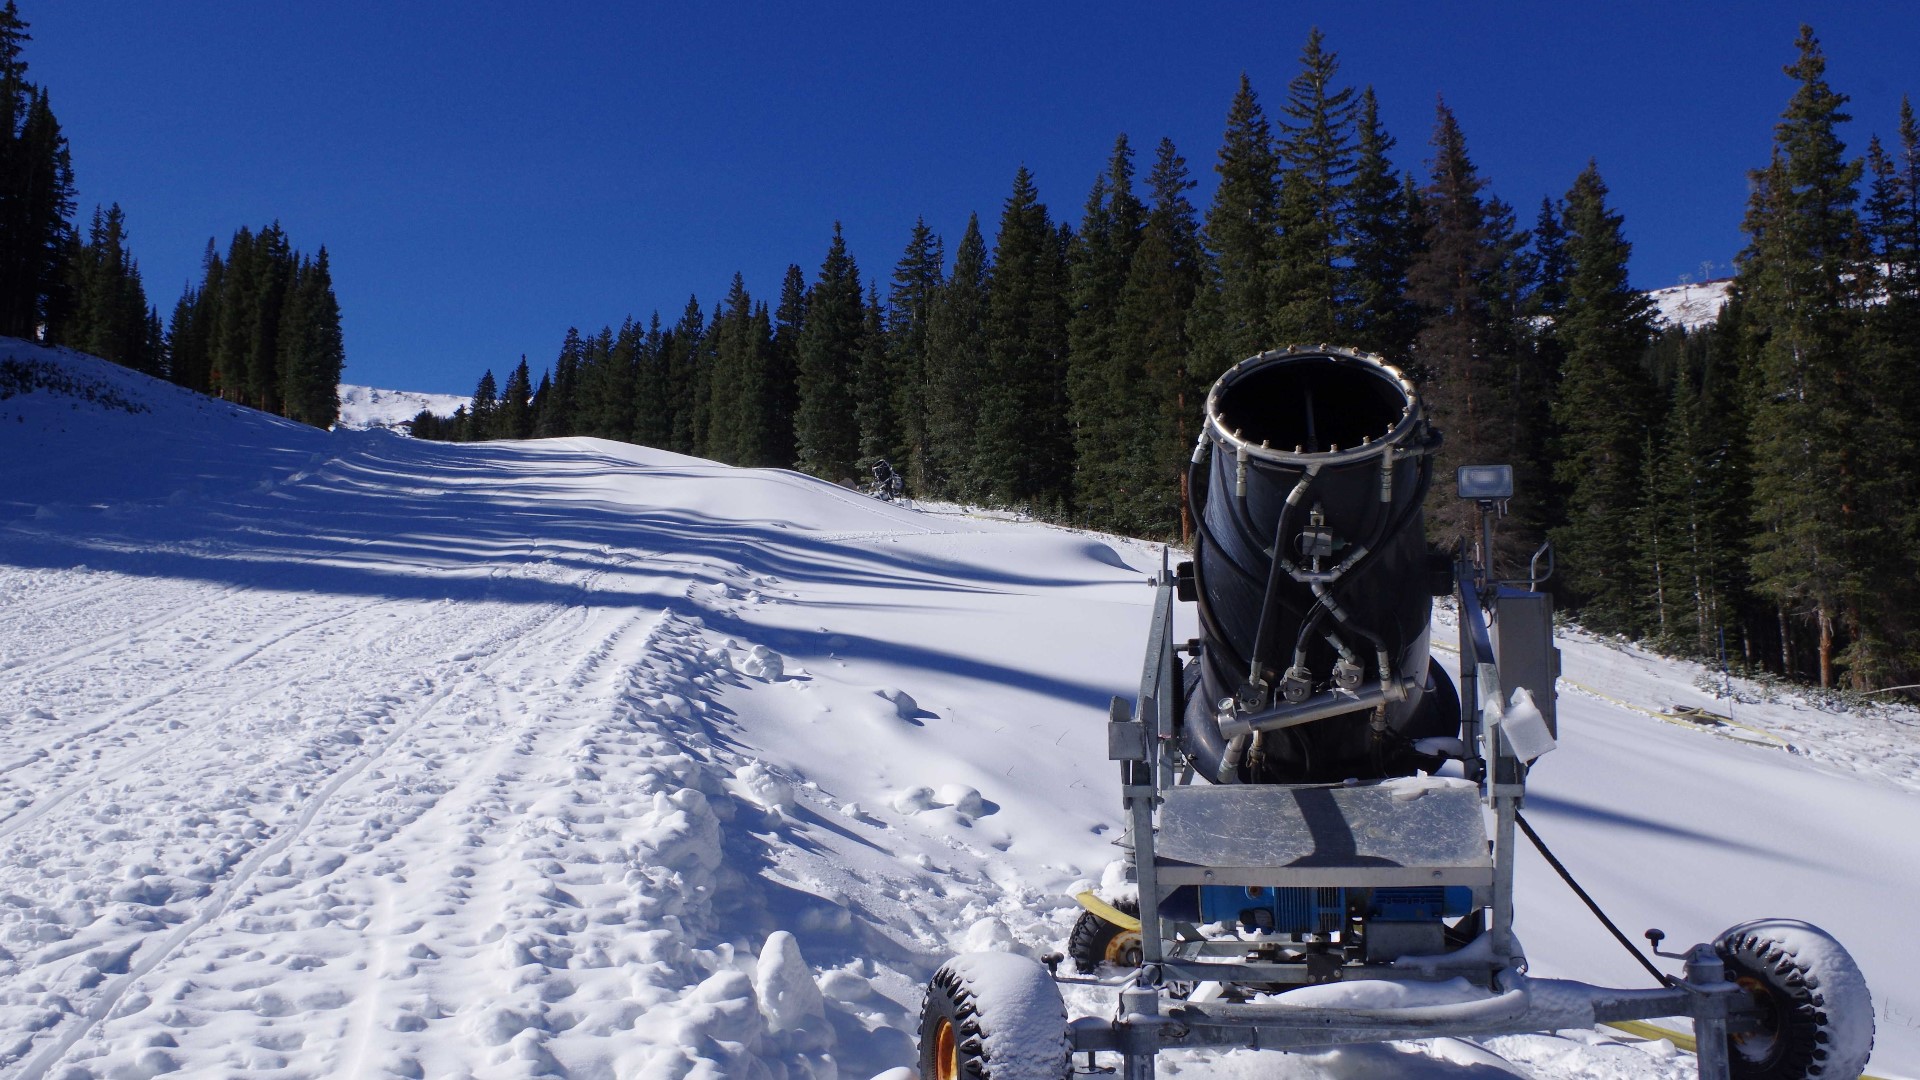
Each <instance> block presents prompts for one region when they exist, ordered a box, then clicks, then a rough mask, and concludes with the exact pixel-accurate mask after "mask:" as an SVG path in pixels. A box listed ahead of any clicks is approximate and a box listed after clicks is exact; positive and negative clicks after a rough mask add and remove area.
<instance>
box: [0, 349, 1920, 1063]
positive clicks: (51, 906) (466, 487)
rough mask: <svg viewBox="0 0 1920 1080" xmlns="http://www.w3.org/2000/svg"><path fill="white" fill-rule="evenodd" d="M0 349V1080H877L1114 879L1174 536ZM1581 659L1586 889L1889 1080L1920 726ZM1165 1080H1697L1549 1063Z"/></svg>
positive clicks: (1552, 817)
mask: <svg viewBox="0 0 1920 1080" xmlns="http://www.w3.org/2000/svg"><path fill="white" fill-rule="evenodd" d="M6 356H11V357H14V358H16V364H17V363H18V361H25V362H27V364H28V365H30V366H29V367H27V368H21V370H29V371H32V372H37V373H39V374H37V375H35V376H34V377H33V378H32V379H29V380H21V379H16V380H14V381H15V382H16V383H28V382H30V383H31V384H32V388H31V389H29V390H26V391H25V392H20V393H15V394H13V395H12V396H11V397H7V398H5V399H0V461H4V462H6V463H7V464H6V467H5V473H4V475H5V477H6V482H5V484H3V485H0V610H4V612H5V616H6V617H5V619H4V621H0V1033H5V1034H4V1035H0V1077H8V1078H10V1077H25V1078H35V1080H38V1078H41V1077H55V1076H59V1077H87V1076H151V1075H157V1074H159V1073H161V1072H164V1071H167V1070H172V1069H178V1070H181V1071H182V1072H183V1073H184V1074H187V1075H223V1076H224V1075H235V1076H267V1075H271V1076H276V1077H285V1076H312V1077H320V1076H341V1077H345V1076H374V1075H394V1074H397V1075H407V1076H421V1075H426V1076H466V1075H474V1076H489V1077H490V1076H537V1075H565V1076H580V1077H599V1076H620V1077H627V1076H632V1077H649V1078H650V1077H672V1076H688V1075H712V1076H783V1075H784V1076H806V1075H814V1076H831V1075H840V1076H845V1077H855V1078H863V1077H868V1076H873V1075H876V1074H879V1073H882V1072H885V1071H886V1070H889V1069H893V1068H896V1067H900V1066H907V1065H911V1064H912V1061H913V1049H912V1037H911V1032H912V1030H913V1027H914V1023H915V1013H916V1011H917V1009H918V1005H919V998H920V985H921V983H922V981H923V980H924V979H925V977H926V976H927V975H928V974H929V973H930V972H931V971H932V969H933V967H934V966H935V965H937V964H938V963H939V962H940V961H941V960H942V959H943V958H944V957H945V956H947V955H948V954H949V953H952V952H956V951H962V950H974V949H992V948H1013V949H1022V950H1032V951H1037V950H1044V949H1051V948H1055V947H1058V945H1059V943H1060V941H1061V940H1062V939H1063V937H1064V934H1065V930H1066V927H1067V925H1068V924H1069V922H1070V921H1071V918H1072V915H1073V914H1074V911H1075V909H1074V908H1073V906H1072V901H1071V900H1070V899H1068V895H1069V893H1070V892H1071V891H1072V890H1074V889H1075V888H1077V887H1082V886H1084V885H1086V884H1089V883H1094V882H1098V881H1099V880H1100V878H1101V877H1102V875H1103V873H1105V872H1107V871H1108V868H1109V865H1110V864H1111V862H1112V860H1113V857H1114V855H1115V849H1114V848H1113V847H1112V846H1111V843H1112V841H1113V839H1114V837H1115V835H1116V831H1115V826H1116V824H1117V821H1116V819H1117V804H1118V799H1117V793H1116V791H1115V787H1114V782H1115V776H1114V772H1113V767H1112V766H1111V765H1110V764H1109V763H1108V762H1107V760H1106V747H1105V739H1104V736H1105V730H1104V723H1103V721H1104V718H1105V712H1106V702H1107V700H1108V698H1109V697H1110V696H1111V695H1114V694H1121V695H1128V696H1130V695H1131V693H1132V689H1133V684H1134V682H1135V681H1136V678H1137V672H1138V670H1139V653H1140V650H1141V648H1142V646H1143V644H1144V634H1145V624H1146V616H1147V604H1148V601H1149V599H1150V596H1151V592H1150V590H1149V589H1148V588H1147V586H1146V584H1145V583H1146V580H1147V576H1148V574H1149V573H1150V572H1152V571H1153V570H1155V569H1157V567H1158V565H1159V554H1158V552H1157V551H1155V550H1153V549H1151V548H1149V547H1146V546H1144V545H1137V544H1132V543H1128V542H1123V541H1117V540H1111V539H1107V538H1099V537H1090V536H1086V535H1084V534H1078V533H1072V532H1068V531H1065V530H1059V529H1052V528H1048V527H1045V526H1034V525H1021V524H1017V523H1009V522H997V521H983V520H978V519H973V518H968V517H965V516H961V515H957V514H926V513H916V512H914V511H912V510H908V509H903V508H899V507H894V506H890V505H886V504H882V503H878V502H875V501H873V500H869V499H865V498H862V497H860V496H858V495H855V494H852V493H850V492H848V491H846V490H844V489H841V488H838V487H834V486H832V485H828V484H824V483H820V482H818V481H815V480H812V479H809V478H806V477H803V476H799V475H797V474H793V473H787V472H780V471H771V470H737V469H730V468H727V467H724V466H719V465H715V464H713V463H710V462H703V461H699V460H697V459H690V458H685V457H679V456H676V455H670V454H663V453H660V452H656V451H651V450H645V449H640V448H635V447H630V446H624V445H620V444H613V443H605V442H599V441H595V440H587V439H567V440H553V441H543V442H535V443H518V444H515V443H481V444H459V445H453V444H441V443H426V442H416V441H413V440H408V439H404V438H400V437H398V436H395V435H393V434H391V433H388V432H384V431H377V430H376V431H335V432H331V433H328V432H320V431H316V430H313V429H310V428H305V427H301V426H299V425H295V424H291V423H287V422H284V421H280V420H276V419H274V418H271V417H267V416H263V415H261V414H259V413H255V412H251V411H249V410H245V409H240V408H236V407H232V406H228V405H224V404H220V403H217V402H209V401H206V400H205V399H202V398H197V397H195V396H193V395H190V394H187V393H185V392H182V391H179V390H177V389H175V388H172V387H168V386H164V385H161V384H157V383H153V382H152V381H150V380H147V379H144V378H143V377H141V376H138V375H135V374H133V373H131V372H127V371H124V370H122V369H119V368H115V367H112V366H111V365H107V364H104V363H100V362H98V361H93V360H90V359H87V358H82V357H76V356H73V355H71V354H56V353H51V352H46V351H43V350H38V349H35V348H33V347H31V346H26V345H22V344H18V343H6V342H0V357H6ZM0 385H8V384H3V383H0ZM1438 621H1439V622H1440V624H1441V625H1440V626H1439V627H1438V628H1437V639H1438V640H1440V641H1443V642H1444V641H1446V640H1447V638H1446V636H1445V632H1444V631H1445V616H1444V613H1443V614H1442V615H1441V616H1439V617H1438ZM1563 647H1564V648H1565V649H1566V652H1567V659H1566V671H1567V682H1566V683H1564V684H1563V697H1562V699H1561V725H1562V726H1561V749H1560V750H1558V751H1556V752H1555V753H1553V754H1552V755H1550V756H1548V757H1547V758H1545V759H1543V761H1542V762H1541V763H1540V765H1539V766H1538V768H1537V770H1536V772H1535V778H1536V779H1535V788H1534V790H1535V792H1536V794H1535V796H1534V797H1533V798H1531V799H1530V805H1529V814H1530V816H1531V817H1532V819H1533V820H1534V821H1535V823H1536V824H1537V825H1538V827H1539V828H1540V829H1541V831H1542V832H1543V833H1544V834H1545V835H1546V837H1547V838H1548V840H1549V841H1550V842H1552V843H1554V844H1555V845H1556V848H1557V849H1558V853H1559V854H1560V855H1561V857H1562V858H1563V859H1564V860H1565V861H1566V862H1567V863H1568V864H1569V865H1570V866H1571V867H1572V868H1573V870H1574V871H1575V872H1576V873H1577V874H1579V875H1580V877H1581V878H1582V880H1583V882H1584V883H1585V884H1586V885H1587V886H1588V888H1589V889H1590V890H1591V891H1593V892H1594V893H1595V895H1596V896H1597V897H1598V898H1599V899H1600V901H1601V902H1602V903H1603V904H1605V905H1606V906H1607V907H1608V908H1609V909H1610V910H1611V911H1612V913H1613V914H1614V915H1615V916H1616V917H1617V918H1618V919H1620V921H1621V922H1622V923H1623V924H1625V925H1627V926H1628V927H1630V928H1636V929H1637V928H1639V927H1641V926H1653V925H1658V926H1661V927H1662V928H1663V929H1665V930H1666V931H1667V932H1668V933H1669V934H1670V935H1671V940H1672V941H1676V942H1691V941H1695V940H1700V939H1702V938H1705V937H1708V936H1710V935H1712V934H1714V933H1716V932H1717V931H1719V930H1720V929H1722V928H1723V927H1725V926H1727V925H1730V924H1732V923H1734V922H1737V921H1741V920H1744V919H1746V918H1749V917H1753V916H1759V915H1793V916H1800V917H1804V918H1808V919H1810V920H1812V921H1814V922H1817V923H1820V924H1822V925H1824V926H1826V927H1827V928H1828V929H1830V930H1832V931H1833V932H1835V933H1836V934H1838V935H1839V936H1840V937H1841V938H1842V940H1843V941H1846V942H1848V943H1849V944H1850V945H1851V946H1852V948H1853V951H1854V952H1855V954H1856V956H1857V957H1858V958H1859V959H1860V961H1861V963H1862V966H1863V968H1864V969H1865V971H1866V975H1867V977H1868V979H1869V981H1870V982H1871V984H1872V986H1873V989H1874V991H1875V994H1876V997H1877V1000H1878V1003H1879V1010H1878V1011H1879V1014H1880V1015H1879V1029H1880V1039H1879V1050H1878V1053H1877V1056H1876V1058H1875V1065H1874V1071H1875V1073H1876V1074H1877V1075H1881V1076H1893V1075H1908V1076H1912V1075H1916V1074H1920V1031H1916V1026H1915V1025H1916V1023H1917V1021H1916V1019H1915V1017H1916V1016H1920V991H1917V990H1916V982H1915V977H1914V975H1913V974H1912V973H1913V972H1914V971H1915V970H1916V968H1917V966H1920V945H1917V944H1916V942H1915V935H1913V934H1912V932H1911V924H1910V919H1909V917H1908V916H1907V914H1906V912H1907V909H1908V908H1909V907H1910V906H1911V905H1910V898H1911V897H1912V896H1913V895H1915V893H1916V892H1920V834H1917V831H1916V830H1915V829H1913V827H1912V826H1913V822H1915V821H1916V820H1920V814H1917V813H1916V811H1920V770H1917V769H1916V764H1915V754H1914V751H1913V749H1912V747H1913V741H1914V740H1913V737H1912V736H1913V732H1914V731H1915V728H1914V726H1913V725H1914V719H1913V717H1912V716H1911V714H1898V715H1890V716H1888V717H1881V718H1864V717H1853V718H1836V717H1831V716H1828V715H1827V714H1823V713H1819V712H1817V711H1814V710H1812V709H1810V708H1807V707H1806V706H1805V705H1804V704H1801V703H1796V702H1794V701H1790V700H1789V701H1774V702H1769V703H1741V704H1738V705H1736V706H1735V707H1734V708H1735V716H1736V719H1738V720H1739V721H1740V722H1741V723H1742V724H1745V725H1748V726H1749V727H1750V728H1754V729H1761V730H1764V731H1768V732H1773V733H1775V734H1776V735H1777V737H1778V738H1780V739H1783V740H1785V741H1788V742H1791V743H1793V744H1794V745H1795V747H1796V748H1797V751H1798V752H1794V753H1789V752H1787V751H1786V750H1784V749H1780V748H1778V747H1777V746H1773V745H1770V744H1769V739H1768V737H1766V736H1764V735H1756V734H1753V733H1752V732H1743V731H1742V729H1729V730H1728V733H1729V734H1739V735H1741V737H1742V738H1744V739H1747V740H1749V741H1736V740H1735V739H1732V738H1722V737H1717V736H1715V735H1714V734H1710V733H1706V732H1703V731H1699V730H1690V729H1686V728H1683V727H1681V726H1677V725H1675V724H1673V723H1670V722H1665V721H1662V720H1658V719H1656V718H1654V717H1652V716H1650V715H1648V712H1651V711H1659V710H1663V709H1665V708H1667V707H1669V706H1670V705H1673V704H1708V705H1711V704H1713V703H1714V699H1713V698H1712V696H1711V695H1710V694H1708V693H1706V692H1704V691H1700V690H1697V689H1695V688H1694V687H1693V685H1692V683H1693V681H1694V678H1695V675H1696V672H1695V671H1694V670H1693V669H1692V668H1690V667H1688V666H1686V665H1679V664H1673V663H1669V662H1664V661H1660V660H1657V659H1654V658H1650V657H1646V656H1642V655H1640V654H1637V653H1634V652H1632V651H1630V650H1622V649H1616V648H1612V647H1609V646H1608V645H1607V644H1605V643H1602V642H1597V641H1592V640H1589V639H1585V638H1579V637H1574V638H1570V639H1568V640H1567V641H1565V642H1563ZM1443 655H1444V654H1443ZM1582 688H1590V689H1582ZM1601 695H1605V696H1604V697H1603V696H1601ZM1718 709H1719V711H1722V712H1724V711H1726V704H1725V702H1721V703H1720V704H1719V706H1718ZM1639 710H1646V711H1639ZM1520 930H1521V934H1522V937H1523V940H1524V941H1526V942H1527V944H1528V947H1529V952H1530V955H1531V956H1532V958H1533V961H1534V970H1535V972H1536V973H1539V974H1546V975H1573V976H1578V977H1584V978H1590V979H1597V980H1607V981H1613V982H1616V983H1618V984H1621V985H1642V984H1643V980H1644V975H1643V974H1639V973H1637V970H1638V969H1637V968H1635V967H1634V966H1633V965H1632V963H1631V962H1630V961H1628V960H1627V959H1626V958H1625V957H1624V955H1623V954H1621V953H1620V952H1619V951H1618V948H1617V946H1615V945H1614V944H1613V943H1612V942H1611V941H1610V940H1608V939H1607V938H1606V936H1605V934H1604V932H1603V931H1601V930H1599V929H1598V928H1597V927H1595V926H1594V925H1593V924H1592V923H1591V920H1590V919H1589V917H1588V916H1587V915H1586V914H1585V912H1584V910H1583V909H1581V908H1580V906H1579V904H1578V902H1577V901H1576V900H1574V899H1573V898H1572V897H1571V896H1569V895H1568V894H1567V893H1566V892H1565V890H1564V888H1563V887H1562V886H1561V885H1560V884H1559V883H1558V881H1557V880H1556V879H1554V878H1553V877H1552V875H1551V873H1550V872H1549V871H1548V870H1547V869H1546V868H1545V867H1544V866H1543V865H1541V864H1539V863H1538V862H1537V861H1530V860H1529V861H1523V864H1522V866H1521V869H1520ZM1069 1004H1070V1005H1071V1006H1072V1007H1074V1008H1075V1009H1077V1010H1079V1011H1082V1012H1095V1011H1099V1012H1104V1011H1106V1010H1107V1009H1109V1008H1110V1007H1111V1003H1110V1001H1106V1000H1105V999H1103V998H1100V997H1099V996H1098V995H1096V994H1094V993H1092V992H1082V993H1077V994H1072V995H1069ZM1170 1064H1172V1065H1178V1066H1179V1069H1180V1071H1181V1072H1182V1073H1188V1074H1193V1075H1204V1076H1255V1075H1259V1076H1275V1075H1279V1076H1301V1077H1306V1076H1312V1077H1330V1076H1361V1075H1365V1076H1416V1077H1451V1078H1456V1080H1459V1078H1466V1077H1472V1076H1484V1075H1493V1074H1494V1073H1496V1072H1518V1073H1520V1074H1522V1075H1537V1076H1543V1077H1622V1078H1642V1077H1678V1076H1684V1075H1690V1069H1691V1065H1690V1059H1687V1058H1686V1057H1685V1056H1684V1055H1679V1056H1676V1055H1675V1054H1674V1052H1673V1051H1672V1049H1671V1047H1670V1046H1667V1045H1666V1044H1663V1043H1651V1044H1643V1043H1637V1042H1635V1041H1634V1040H1632V1039H1629V1038H1627V1037H1625V1036H1622V1035H1617V1034H1616V1035H1614V1036H1608V1035H1603V1034H1600V1033H1577V1032H1576V1033H1560V1034H1557V1035H1539V1036H1525V1037H1513V1038H1506V1039H1497V1040H1491V1041H1490V1042H1489V1043H1488V1044H1487V1045H1486V1046H1476V1045H1472V1044H1467V1043H1462V1042H1459V1041H1456V1040H1441V1041H1438V1042H1434V1043H1429V1044H1419V1045H1414V1044H1409V1045H1405V1046H1388V1047H1378V1048H1365V1049H1359V1050H1345V1051H1338V1052H1333V1053H1327V1054H1310V1055H1294V1056H1280V1055H1275V1054H1272V1053H1255V1052H1239V1053H1235V1054H1230V1055H1225V1056H1223V1057H1219V1058H1206V1059H1191V1058H1190V1059H1186V1060H1184V1061H1174V1062H1170ZM896 1075H897V1074H896Z"/></svg>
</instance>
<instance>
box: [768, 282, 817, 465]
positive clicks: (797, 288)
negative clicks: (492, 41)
mask: <svg viewBox="0 0 1920 1080" xmlns="http://www.w3.org/2000/svg"><path fill="white" fill-rule="evenodd" d="M806 321H807V275H806V274H805V273H804V272H803V271H802V270H801V269H800V267H799V266H798V265H796V264H793V263H789V264H787V274H786V276H785V277H784V278H782V279H781V281H780V304H779V306H778V307H776V308H775V309H774V311H773V331H772V341H771V343H770V345H769V346H768V357H767V384H768V387H769V389H770V390H771V391H772V393H773V420H772V425H771V426H772V441H771V442H769V443H768V444H767V464H768V465H776V466H779V467H780V468H783V469H784V468H791V467H792V465H793V463H794V462H795V461H796V460H798V454H799V450H798V448H797V446H796V444H795V442H794V424H795V422H796V417H797V416H798V414H799V411H800V331H801V329H802V328H803V327H804V326H805V325H806Z"/></svg>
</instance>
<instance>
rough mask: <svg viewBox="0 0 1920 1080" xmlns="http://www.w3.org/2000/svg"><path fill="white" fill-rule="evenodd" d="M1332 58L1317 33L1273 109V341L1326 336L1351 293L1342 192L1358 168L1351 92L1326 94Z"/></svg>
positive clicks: (1347, 216)
mask: <svg viewBox="0 0 1920 1080" xmlns="http://www.w3.org/2000/svg"><path fill="white" fill-rule="evenodd" d="M1339 70H1340V61H1339V58H1338V57H1337V56H1336V55H1335V54H1334V53H1333V52H1331V51H1329V50H1327V49H1326V48H1325V47H1324V39H1323V37H1322V36H1321V33H1320V30H1319V28H1318V27H1315V28H1314V29H1313V31H1312V32H1311V33H1309V34H1308V36H1307V44H1306V47H1305V48H1304V49H1302V51H1301V54H1300V72H1299V74H1297V75H1295V76H1294V78H1293V81H1292V82H1291V83H1289V84H1288V86H1287V101H1286V104H1285V105H1284V106H1282V108H1281V117H1282V119H1281V121H1280V140H1279V145H1278V148H1277V156H1278V159H1279V164H1280V169H1281V173H1280V196H1279V221H1278V225H1279V233H1278V236H1277V237H1276V238H1275V247H1274V260H1273V268H1272V271H1273V284H1272V290H1273V292H1272V305H1273V309H1272V310H1273V313H1272V316H1271V321H1270V325H1271V331H1270V332H1271V334H1272V336H1273V338H1274V339H1275V343H1276V344H1278V343H1280V342H1285V341H1299V342H1321V341H1330V340H1332V339H1333V338H1334V336H1335V334H1336V331H1337V330H1338V329H1339V327H1340V312H1341V310H1342V309H1343V308H1344V307H1345V306H1346V305H1347V303H1348V302H1349V298H1350V295H1351V294H1352V293H1353V291H1354V289H1353V286H1352V284H1351V283H1350V282H1349V280H1348V278H1349V276H1350V274H1349V267H1350V263H1349V261H1348V253H1347V248H1348V243H1349V241H1348V234H1349V229H1348V223H1349V221H1350V220H1351V217H1352V207H1351V206H1350V205H1349V193H1348V188H1349V186H1350V184H1351V178H1352V177H1353V176H1354V175H1355V170H1356V169H1357V167H1358V162H1357V161H1356V157H1355V151H1356V144H1355V132H1354V110H1355V107H1356V102H1355V101H1354V100H1353V88H1352V87H1342V88H1340V89H1338V90H1336V89H1334V88H1333V80H1334V76H1335V75H1336V74H1337V73H1338V72H1339Z"/></svg>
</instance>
